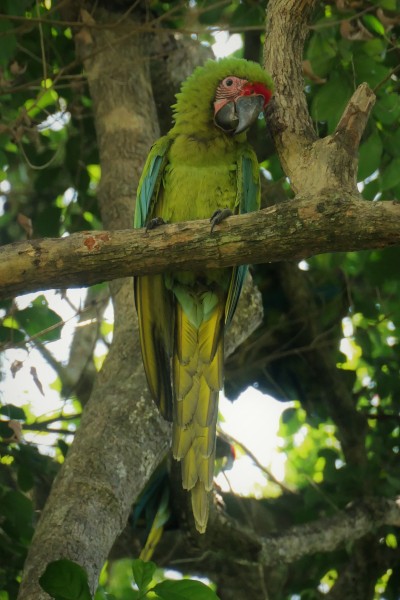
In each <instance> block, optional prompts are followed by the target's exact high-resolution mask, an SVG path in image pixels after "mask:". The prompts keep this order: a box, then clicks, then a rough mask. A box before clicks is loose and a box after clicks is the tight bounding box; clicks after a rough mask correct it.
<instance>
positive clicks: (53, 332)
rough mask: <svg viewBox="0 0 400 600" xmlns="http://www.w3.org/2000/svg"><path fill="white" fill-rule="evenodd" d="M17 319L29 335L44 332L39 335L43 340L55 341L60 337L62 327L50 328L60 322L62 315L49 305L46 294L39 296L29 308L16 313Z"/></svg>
mask: <svg viewBox="0 0 400 600" xmlns="http://www.w3.org/2000/svg"><path fill="white" fill-rule="evenodd" d="M15 320H16V321H17V322H18V323H19V325H20V326H21V327H22V328H23V329H24V330H25V331H26V333H27V334H28V335H29V336H36V335H37V334H40V333H42V332H43V333H42V335H39V336H38V339H39V340H41V341H54V340H58V339H59V338H60V332H61V327H55V328H54V329H50V330H49V328H51V327H52V326H54V325H56V324H57V323H60V317H59V315H58V314H57V313H56V312H54V311H53V310H51V309H50V308H49V307H48V303H47V300H46V298H45V297H44V296H39V297H38V298H36V299H35V300H34V301H33V302H32V304H31V305H30V306H29V307H28V308H25V309H24V310H20V311H19V312H17V313H15Z"/></svg>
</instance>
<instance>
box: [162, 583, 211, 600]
mask: <svg viewBox="0 0 400 600" xmlns="http://www.w3.org/2000/svg"><path fill="white" fill-rule="evenodd" d="M152 591H154V592H155V593H156V594H157V596H159V598H163V600H219V598H218V596H217V594H216V593H215V592H214V591H213V590H212V589H211V588H209V587H208V585H205V584H204V583H202V582H201V581H193V580H191V579H181V580H180V581H170V580H168V581H162V582H161V583H158V584H157V585H156V586H154V588H153V589H152Z"/></svg>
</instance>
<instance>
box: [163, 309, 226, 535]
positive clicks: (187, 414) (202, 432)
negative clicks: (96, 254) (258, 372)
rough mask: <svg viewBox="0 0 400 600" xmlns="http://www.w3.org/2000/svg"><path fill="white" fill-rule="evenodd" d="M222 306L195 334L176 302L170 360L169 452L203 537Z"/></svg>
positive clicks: (220, 370)
mask: <svg viewBox="0 0 400 600" xmlns="http://www.w3.org/2000/svg"><path fill="white" fill-rule="evenodd" d="M224 306H225V305H224V303H223V302H221V303H220V304H217V305H216V307H215V309H214V310H213V312H212V314H211V315H210V316H209V318H208V319H207V320H206V321H205V322H202V323H201V324H200V326H199V327H198V328H197V327H195V326H194V325H193V324H192V323H191V321H190V320H189V319H188V317H187V315H186V314H185V312H184V311H183V309H182V307H181V305H180V303H179V302H176V328H175V336H176V337H175V353H174V357H173V381H174V419H173V422H174V427H173V436H172V452H173V455H174V458H175V459H177V460H180V461H181V463H182V485H183V487H184V489H186V490H190V491H191V496H192V508H193V515H194V518H195V522H196V528H197V530H198V531H199V532H200V533H204V531H205V529H206V525H207V520H208V511H209V508H208V492H209V491H210V490H211V488H212V484H213V475H214V458H215V436H216V426H217V417H218V393H219V390H220V389H221V388H222V383H223V325H224Z"/></svg>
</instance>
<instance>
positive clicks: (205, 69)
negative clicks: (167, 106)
mask: <svg viewBox="0 0 400 600" xmlns="http://www.w3.org/2000/svg"><path fill="white" fill-rule="evenodd" d="M272 92H273V83H272V79H271V77H270V75H269V74H268V73H266V72H265V71H264V69H263V68H262V67H261V66H260V65H259V64H257V63H255V62H252V61H248V60H244V59H241V58H223V59H221V60H209V61H207V62H206V63H205V65H204V66H202V67H197V69H195V70H194V72H193V73H192V75H191V76H190V77H188V79H187V80H186V81H184V83H183V84H182V88H181V91H180V92H179V94H177V96H176V98H177V102H176V104H175V106H174V107H173V108H174V119H175V126H174V130H175V131H180V132H182V133H187V134H189V135H193V134H195V133H199V134H201V133H202V132H204V133H206V132H207V133H208V134H210V135H212V136H213V135H215V133H216V132H218V131H222V132H224V133H225V134H226V135H228V136H235V135H237V134H240V133H243V132H244V131H246V129H248V127H250V125H251V124H252V123H253V122H254V121H255V120H256V119H257V117H258V115H259V114H260V113H261V112H262V111H263V110H264V109H265V107H266V106H267V104H268V102H269V100H270V98H271V96H272Z"/></svg>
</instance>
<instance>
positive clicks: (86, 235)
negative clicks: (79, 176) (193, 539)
mask: <svg viewBox="0 0 400 600" xmlns="http://www.w3.org/2000/svg"><path fill="white" fill-rule="evenodd" d="M399 243H400V203H398V202H394V201H382V202H367V201H363V200H360V199H359V197H358V195H357V196H355V195H351V196H348V195H347V196H346V197H343V196H341V195H340V193H337V191H336V190H335V188H333V191H331V192H330V193H329V194H328V193H326V194H325V196H324V197H318V198H313V199H296V200H291V201H288V202H283V203H280V204H277V205H274V206H271V207H270V208H267V209H264V210H261V211H259V212H257V213H249V214H245V215H239V216H234V217H230V218H228V219H226V221H225V222H224V223H223V224H222V225H221V226H220V227H219V228H218V230H214V232H213V234H212V235H211V234H210V224H209V222H208V221H191V222H186V223H178V224H172V225H163V226H161V227H159V228H158V229H156V230H153V231H150V232H146V231H145V230H144V229H143V230H142V229H140V230H124V231H112V232H111V231H103V232H94V231H91V232H82V233H74V234H72V235H70V236H69V237H66V238H60V239H42V240H31V241H25V242H16V243H14V244H10V245H8V246H3V247H2V248H0V297H7V296H11V295H12V294H15V293H21V292H28V291H34V290H42V289H49V288H52V287H74V286H82V285H91V284H94V283H98V282H100V281H105V280H112V279H115V278H118V277H124V276H128V275H140V274H144V273H157V272H161V271H165V270H169V269H171V267H172V266H173V267H174V268H180V269H195V268H196V269H197V268H206V267H227V266H232V265H239V264H246V263H249V264H251V263H252V264H256V263H265V262H275V261H281V260H290V259H298V260H300V259H302V258H307V257H309V256H312V255H315V254H321V253H323V252H350V251H353V250H366V249H372V248H384V247H387V246H394V245H398V244H399Z"/></svg>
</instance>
